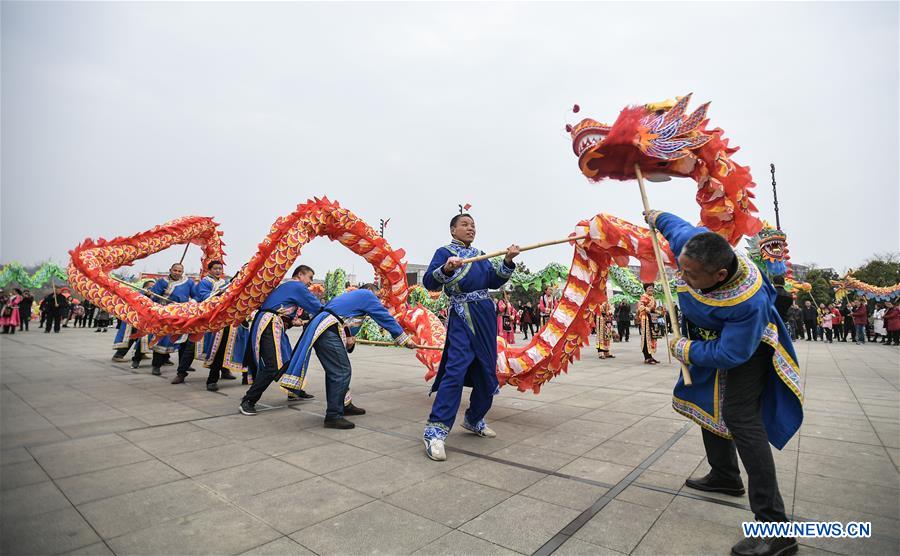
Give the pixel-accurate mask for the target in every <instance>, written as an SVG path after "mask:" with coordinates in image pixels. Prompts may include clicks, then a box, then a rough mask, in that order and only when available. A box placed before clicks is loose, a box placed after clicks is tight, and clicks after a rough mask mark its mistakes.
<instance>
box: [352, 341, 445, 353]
mask: <svg viewBox="0 0 900 556" xmlns="http://www.w3.org/2000/svg"><path fill="white" fill-rule="evenodd" d="M356 343H357V344H363V345H367V346H385V347H400V346H399V345H397V344H395V343H394V342H378V341H375V340H356ZM416 349H431V350H436V351H443V349H444V348H442V347H439V346H422V345H419V344H416Z"/></svg>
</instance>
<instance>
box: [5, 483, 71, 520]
mask: <svg viewBox="0 0 900 556" xmlns="http://www.w3.org/2000/svg"><path fill="white" fill-rule="evenodd" d="M71 507H72V505H71V504H69V501H68V500H66V497H65V496H63V493H62V492H60V491H59V489H58V488H56V485H54V484H53V483H51V482H49V481H47V482H43V483H35V484H31V485H26V486H21V487H18V488H12V489H9V490H3V491H0V516H2V519H3V520H10V519H13V518H26V517H31V516H33V515H38V514H42V513H45V512H49V511H52V510H61V509H63V508H71Z"/></svg>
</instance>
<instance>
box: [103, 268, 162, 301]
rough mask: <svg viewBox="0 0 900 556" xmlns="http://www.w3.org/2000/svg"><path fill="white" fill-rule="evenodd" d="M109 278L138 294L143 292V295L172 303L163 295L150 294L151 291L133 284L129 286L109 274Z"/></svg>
mask: <svg viewBox="0 0 900 556" xmlns="http://www.w3.org/2000/svg"><path fill="white" fill-rule="evenodd" d="M109 277H110V278H112V279H113V280H115V281H116V282H118V283H120V284H125V285H126V286H128V287H129V288H134V289H136V290H137V291H139V292H144V293H145V294H147V295H152V296H154V297H158V298H160V299H163V300H165V301H168V302H170V303H172V300H171V299H169V298H168V297H166V296H164V295H159V294H158V293H154V292H152V291H150V290H145V289H144V288H141V287H139V286H135V285H134V284H130V283H128V282H126V281H125V280H120V279H118V278H116V277H115V276H113V275H111V274H110V276H109Z"/></svg>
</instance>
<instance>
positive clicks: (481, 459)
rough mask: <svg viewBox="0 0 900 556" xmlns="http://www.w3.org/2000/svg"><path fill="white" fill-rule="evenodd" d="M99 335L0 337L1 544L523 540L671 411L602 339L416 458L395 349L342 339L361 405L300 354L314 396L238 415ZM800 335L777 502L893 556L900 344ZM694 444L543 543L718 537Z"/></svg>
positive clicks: (661, 549)
mask: <svg viewBox="0 0 900 556" xmlns="http://www.w3.org/2000/svg"><path fill="white" fill-rule="evenodd" d="M295 332H296V331H291V334H293V333H295ZM294 339H296V338H294ZM110 343H111V339H110V338H109V337H103V336H102V335H95V334H92V333H90V331H82V330H72V329H65V330H64V331H63V333H61V334H59V335H50V336H45V335H43V334H40V335H36V334H17V335H16V336H15V337H13V338H10V337H0V366H2V372H0V500H2V504H0V506H2V512H3V518H4V519H3V520H2V522H0V529H2V531H0V532H2V541H0V542H2V552H3V553H28V554H60V553H75V554H103V555H106V554H111V553H112V552H110V550H109V548H110V547H112V549H113V552H116V553H155V554H158V553H204V552H207V553H216V554H239V553H249V554H311V553H319V554H322V553H325V554H330V553H334V554H353V553H372V552H381V553H390V554H399V553H413V552H415V553H419V554H515V553H521V554H530V553H532V552H533V551H534V550H536V549H538V548H539V547H540V546H542V545H543V544H544V543H546V542H547V541H548V540H549V539H551V538H553V537H554V535H556V534H557V533H559V532H560V531H561V530H562V529H563V528H564V527H566V526H567V525H568V524H569V523H570V522H571V521H572V520H573V519H574V518H575V517H577V516H578V515H579V514H580V513H581V512H582V511H583V510H584V509H585V508H588V507H590V506H591V505H592V504H593V503H594V502H596V501H597V500H598V499H600V498H601V497H602V496H604V494H606V493H607V488H608V487H607V486H606V485H610V486H611V485H613V484H615V483H617V482H619V481H621V480H623V478H625V477H626V476H628V475H629V473H631V472H632V471H633V470H634V469H635V468H637V466H639V465H642V464H643V463H644V461H645V460H646V459H647V458H648V457H649V456H650V455H651V454H653V452H654V451H655V450H656V449H657V448H659V447H661V446H664V445H665V444H666V443H667V442H669V440H670V439H671V438H672V436H673V434H675V433H678V432H679V431H680V430H681V427H682V426H683V425H684V423H685V421H684V419H683V418H682V417H680V416H679V415H677V414H675V413H674V412H673V411H672V409H671V405H670V404H671V399H670V388H671V383H672V380H673V378H674V376H675V375H676V368H675V367H674V365H673V366H669V365H667V364H662V365H659V366H655V367H646V366H644V365H642V364H641V363H640V362H641V355H640V353H639V345H638V344H637V343H636V342H630V343H625V344H619V343H617V344H614V345H613V349H614V352H615V353H616V355H617V357H616V359H614V360H605V361H600V360H598V359H594V358H590V357H585V358H584V359H582V360H581V361H578V362H576V363H575V364H574V365H573V366H572V367H571V368H570V372H569V373H568V374H565V375H562V376H559V377H557V378H555V379H554V380H553V381H551V382H550V383H549V384H547V385H545V386H544V388H543V391H542V393H541V394H540V395H538V396H535V395H533V394H531V393H521V392H515V391H513V390H512V389H510V388H504V389H503V391H502V392H501V394H500V395H499V396H497V397H496V398H495V399H494V407H493V409H492V411H491V413H490V414H489V415H488V421H489V422H490V424H491V427H492V428H494V430H496V431H497V432H498V437H497V438H496V439H483V438H478V437H476V436H474V435H471V434H469V433H467V432H465V431H463V430H462V429H461V428H460V427H454V429H453V431H452V432H451V434H450V437H449V438H448V441H447V446H448V460H447V461H445V462H432V461H430V460H428V459H427V458H425V456H424V454H423V447H422V442H421V434H422V426H423V421H424V419H425V418H426V417H427V415H428V412H429V411H430V406H431V403H432V401H433V398H430V397H428V396H427V385H425V384H423V382H422V380H421V378H422V374H423V369H422V367H421V366H420V364H419V363H418V362H417V361H416V360H415V358H414V354H412V353H409V352H407V351H406V350H394V349H380V348H372V347H368V346H360V347H359V348H358V349H357V351H356V352H354V354H353V355H352V359H351V360H352V362H353V365H354V377H353V392H354V400H355V403H357V405H359V406H361V407H365V408H367V410H368V413H367V415H365V416H360V417H355V418H354V421H355V422H356V424H357V428H356V429H353V430H351V431H338V430H331V429H324V428H323V427H322V414H323V412H324V389H323V384H322V379H321V373H322V370H321V366H320V365H319V364H318V362H317V361H313V364H312V366H311V375H310V376H311V377H313V380H312V384H311V387H310V391H311V392H312V393H314V394H315V395H316V396H317V397H316V399H314V400H312V401H310V402H298V403H292V404H287V403H286V401H285V396H284V393H283V392H281V391H279V390H277V389H275V388H272V389H270V391H269V392H267V393H266V394H265V395H264V397H263V400H262V402H261V407H265V408H267V409H266V411H262V412H260V414H259V415H257V416H255V417H246V416H242V415H240V414H238V412H237V406H238V403H239V400H240V397H241V396H242V395H243V393H244V392H245V391H246V387H243V386H241V385H239V384H236V383H235V382H234V381H232V382H230V383H224V384H223V385H222V389H221V390H220V391H219V392H218V393H210V392H206V391H205V388H204V385H203V380H202V378H203V377H202V376H201V375H205V373H202V371H200V372H199V374H198V373H194V374H193V375H191V376H190V377H189V380H188V383H187V384H185V385H178V386H173V385H171V384H169V383H168V382H167V380H166V379H160V378H158V377H153V376H152V375H150V374H149V369H147V368H141V369H138V370H137V371H136V372H131V369H129V368H128V366H127V365H116V364H111V363H110V362H109V356H110V355H111V348H110ZM797 349H798V354H799V357H800V361H801V365H802V373H801V376H802V377H803V379H804V380H805V381H806V399H807V404H806V405H805V423H804V425H803V427H802V428H801V430H800V434H799V435H796V436H795V437H794V438H793V439H791V441H790V442H789V443H788V445H787V446H786V448H785V449H784V450H782V451H775V452H774V455H773V457H774V460H775V464H776V467H777V470H778V479H779V486H780V488H781V490H782V494H783V497H784V499H785V503H786V505H787V506H788V512H789V513H791V514H794V515H796V516H798V518H803V519H822V520H839V521H847V520H865V521H871V522H872V523H873V528H874V531H875V535H874V536H873V538H872V539H867V540H850V539H817V540H808V541H804V542H803V543H802V547H801V553H804V554H818V553H823V554H824V553H842V554H859V553H864V554H894V553H896V547H897V543H898V542H900V539H898V537H900V534H898V533H897V532H896V531H898V530H900V515H898V514H900V504H898V503H897V500H898V499H900V473H898V467H897V464H898V461H900V389H898V388H900V350H892V349H890V348H882V347H878V348H873V349H869V348H868V347H865V348H863V347H861V346H852V345H847V344H840V345H838V344H834V345H823V344H821V343H805V342H801V343H798V346H797ZM173 372H174V371H172V370H171V368H167V369H166V374H167V375H168V376H169V378H170V377H171V375H172V374H173ZM50 384H52V385H53V387H48V385H50ZM464 406H465V403H464V404H463V407H462V408H461V411H462V410H464ZM704 456H705V453H704V450H703V443H702V439H701V434H700V430H699V428H697V427H692V428H690V429H689V430H688V432H687V433H686V434H684V435H683V436H682V437H681V438H680V439H678V440H677V441H676V442H675V443H674V444H673V445H672V446H670V447H668V448H667V449H666V450H665V451H664V452H663V453H662V454H660V455H659V457H658V458H657V459H656V460H655V461H653V462H650V463H649V464H648V466H647V467H648V468H646V469H643V471H642V472H641V473H640V475H639V476H638V477H637V479H635V480H634V481H633V482H632V483H631V484H630V485H627V486H626V488H625V489H624V490H623V491H622V492H620V493H619V494H618V495H617V496H616V498H615V499H614V500H612V501H609V503H608V504H607V505H606V507H604V508H603V510H602V511H600V512H599V513H598V514H596V515H595V516H593V518H592V519H590V520H589V521H588V522H587V523H586V524H584V525H583V526H582V527H581V528H580V529H579V530H578V531H577V532H575V535H574V536H573V537H570V538H566V537H565V536H563V537H561V538H560V540H562V541H565V542H563V543H562V545H561V546H560V547H559V548H558V550H557V551H556V553H558V554H600V555H604V554H620V553H628V552H630V553H633V554H658V553H665V554H670V553H676V554H710V553H712V554H716V553H719V554H724V553H727V552H728V550H729V548H730V546H731V545H732V544H733V543H734V542H736V541H737V540H739V538H740V523H741V521H745V520H748V519H752V514H751V513H750V511H749V510H748V509H747V504H748V501H747V496H746V495H745V496H742V497H728V496H724V495H717V494H712V493H700V492H697V491H692V490H690V489H686V488H684V480H685V479H686V478H687V477H690V476H698V475H701V474H703V473H705V472H706V470H707V469H708V465H707V464H706V461H705V457H704ZM745 481H746V478H745ZM72 504H74V505H75V506H76V508H73V507H72ZM236 524H237V526H236ZM248 529H249V530H251V531H252V532H251V533H248V534H245V532H246V530H248ZM684 530H690V531H693V533H692V534H691V535H684V534H683V531H684ZM826 551H827V552H826Z"/></svg>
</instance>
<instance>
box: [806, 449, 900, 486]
mask: <svg viewBox="0 0 900 556" xmlns="http://www.w3.org/2000/svg"><path fill="white" fill-rule="evenodd" d="M851 461H852V464H851ZM798 470H799V472H800V473H807V474H810V475H820V476H823V477H831V478H834V479H844V480H849V481H857V482H861V483H868V484H872V485H878V486H885V487H891V488H893V487H896V486H897V484H898V481H897V473H896V468H895V467H894V465H893V464H892V463H891V462H890V460H889V459H887V458H876V457H854V458H852V460H851V459H849V458H842V457H831V456H823V455H821V454H808V453H805V452H803V451H801V452H800V461H799V464H798Z"/></svg>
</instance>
